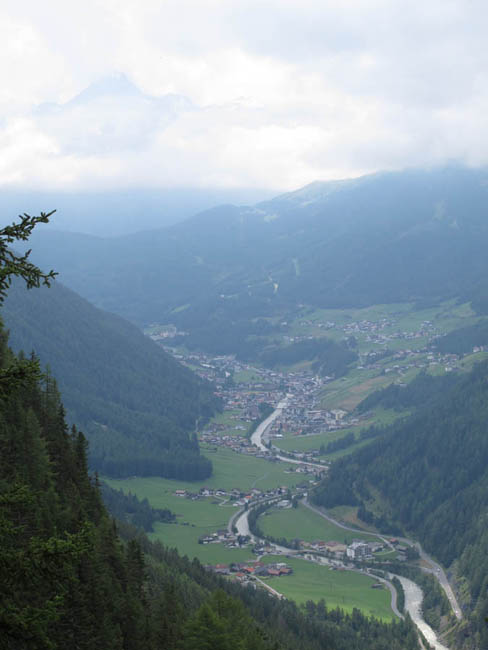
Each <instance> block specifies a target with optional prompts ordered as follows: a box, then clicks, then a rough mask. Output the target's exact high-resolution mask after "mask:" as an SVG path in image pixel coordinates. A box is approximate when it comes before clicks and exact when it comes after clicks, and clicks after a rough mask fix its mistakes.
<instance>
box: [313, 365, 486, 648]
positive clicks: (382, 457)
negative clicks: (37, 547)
mask: <svg viewBox="0 0 488 650" xmlns="http://www.w3.org/2000/svg"><path fill="white" fill-rule="evenodd" d="M420 381H421V382H424V381H426V378H425V377H424V378H421V379H420ZM430 381H432V382H433V384H434V385H436V386H437V388H440V390H439V391H436V390H430V389H428V388H426V390H428V392H429V394H430V396H431V402H430V403H427V404H425V400H424V398H423V396H422V395H421V393H422V391H419V393H418V395H419V403H420V407H419V409H418V410H417V411H416V412H415V413H414V414H413V415H411V416H410V417H408V418H405V419H403V420H401V421H398V422H396V423H394V424H393V425H391V426H390V427H386V428H385V429H384V430H383V433H382V435H381V436H380V437H379V438H378V439H377V440H375V441H373V442H372V443H371V444H370V445H368V446H367V447H364V448H363V449H361V450H358V451H357V452H355V453H353V454H352V455H351V456H349V457H346V458H343V459H340V460H338V461H337V462H336V463H334V465H333V466H332V467H331V470H330V473H329V476H328V477H327V479H326V480H325V481H324V483H323V484H322V485H321V486H320V488H319V489H318V490H317V493H316V495H315V500H316V502H317V503H320V504H322V505H325V506H328V507H332V506H335V505H339V504H341V503H350V502H351V494H352V495H353V496H354V497H355V498H356V499H357V501H361V502H362V503H363V510H362V512H363V515H364V514H366V516H368V510H367V509H366V508H365V507H364V506H365V505H366V504H367V502H368V500H369V498H370V497H369V493H368V486H373V487H374V488H375V490H378V491H379V492H380V493H381V495H382V497H383V499H384V501H383V503H384V504H385V507H384V509H383V510H382V511H381V516H378V515H375V516H374V517H375V522H374V523H375V524H376V525H377V526H378V527H379V528H383V529H384V530H385V528H384V525H385V524H386V523H387V522H391V520H392V518H393V519H394V521H395V523H397V524H398V525H399V526H400V527H401V528H403V529H404V530H408V531H413V532H414V533H415V534H416V535H417V536H418V537H419V539H420V540H421V542H422V544H423V545H424V546H425V548H426V549H427V550H428V551H429V552H431V553H433V554H434V555H435V556H436V557H437V558H438V559H439V560H440V561H441V562H442V563H443V564H444V565H445V566H450V565H451V564H452V563H453V562H455V561H456V560H457V565H458V570H459V572H460V573H461V575H463V576H464V577H465V578H467V580H468V584H469V596H468V597H467V601H466V611H467V613H468V615H469V620H470V623H471V626H472V627H471V635H472V637H474V639H475V641H476V643H479V647H484V646H485V645H486V644H487V642H488V630H487V626H486V625H485V622H484V616H485V615H486V614H485V612H486V611H487V609H488V604H487V601H488V591H487V586H488V560H487V558H486V548H487V546H486V544H487V542H488V536H487V533H486V516H487V512H488V469H487V468H488V362H483V363H480V364H478V365H477V366H475V368H474V369H473V371H472V372H471V373H470V374H469V375H467V376H464V377H461V378H459V379H458V380H457V381H455V382H454V384H453V385H451V386H450V387H449V385H448V384H444V383H443V382H438V381H437V380H435V381H434V380H430ZM401 390H407V389H401ZM375 507H376V510H377V504H376V506H375Z"/></svg>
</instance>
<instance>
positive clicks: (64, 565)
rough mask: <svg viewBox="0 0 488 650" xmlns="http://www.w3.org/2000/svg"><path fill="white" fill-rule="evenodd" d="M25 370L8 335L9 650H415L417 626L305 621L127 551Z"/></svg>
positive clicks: (52, 407)
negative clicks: (73, 649)
mask: <svg viewBox="0 0 488 650" xmlns="http://www.w3.org/2000/svg"><path fill="white" fill-rule="evenodd" d="M25 370H26V368H25V366H22V365H20V366H19V364H18V362H17V361H16V360H15V358H14V356H13V355H12V354H11V352H10V351H9V350H8V348H7V347H6V335H5V332H3V331H1V332H0V377H1V379H2V381H1V382H0V448H1V450H2V453H1V454H0V584H1V589H0V648H2V650H40V649H46V650H65V649H67V648H76V649H77V650H93V649H94V648H97V649H98V648H100V649H102V648H103V650H128V649H129V648H130V650H201V649H203V648H208V649H212V650H214V649H215V650H235V649H238V650H279V649H282V650H293V649H294V648H297V647H300V648H302V649H303V650H322V649H323V650H416V649H417V648H418V644H417V639H416V633H415V630H414V628H413V626H412V624H411V623H408V622H406V623H405V622H399V623H398V624H394V625H393V624H390V625H387V624H384V623H380V622H379V621H375V620H372V619H369V618H366V617H364V616H363V615H362V614H361V613H360V612H358V611H357V610H355V611H354V612H353V614H352V615H345V614H344V613H343V612H341V611H338V610H333V611H327V609H326V607H325V606H324V604H323V603H322V605H321V606H318V607H317V606H313V605H311V606H310V607H309V608H308V610H307V614H306V615H305V612H304V611H299V610H298V608H297V607H296V606H295V605H294V604H293V603H286V602H285V603H282V602H281V601H279V600H277V599H274V598H272V597H271V596H269V595H268V594H266V593H257V592H254V590H244V589H243V588H241V587H240V586H238V585H231V584H230V583H229V582H227V581H224V580H222V579H220V578H218V577H216V576H214V575H212V574H210V573H208V572H206V571H205V570H204V569H203V567H202V566H201V565H200V564H199V562H198V561H197V560H195V561H193V562H192V561H190V560H188V558H180V557H179V556H178V554H177V552H176V551H175V550H167V549H165V548H163V547H162V546H161V545H160V544H157V545H151V544H149V542H147V540H145V539H144V538H143V539H141V540H140V541H138V540H136V539H134V531H130V530H127V527H126V526H122V527H123V529H124V531H125V533H126V535H125V537H126V540H127V541H126V543H125V544H122V543H121V540H120V538H119V537H118V535H117V528H116V525H115V523H114V522H113V521H111V520H110V519H109V517H108V515H107V513H106V511H105V509H104V507H103V505H102V502H101V499H100V494H99V490H98V486H97V483H96V480H94V479H91V478H90V477H89V476H88V473H87V463H86V455H85V454H86V440H85V438H84V436H83V434H82V433H80V432H78V431H77V430H76V429H75V428H73V429H72V430H71V431H70V432H68V430H67V427H66V424H65V421H64V417H63V407H62V404H61V402H60V400H59V395H58V392H57V390H56V387H55V385H54V381H53V380H52V379H51V378H48V379H44V380H39V379H38V378H36V376H35V373H34V374H33V372H32V371H33V370H34V368H33V367H31V368H30V370H29V372H27V373H26V372H25ZM6 378H8V382H6V381H3V380H4V379H6ZM143 550H144V551H145V554H144V552H143Z"/></svg>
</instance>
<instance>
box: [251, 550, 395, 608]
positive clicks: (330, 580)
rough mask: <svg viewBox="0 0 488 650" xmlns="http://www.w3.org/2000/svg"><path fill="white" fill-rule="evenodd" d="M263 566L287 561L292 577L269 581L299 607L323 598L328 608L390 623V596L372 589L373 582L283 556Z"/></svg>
mask: <svg viewBox="0 0 488 650" xmlns="http://www.w3.org/2000/svg"><path fill="white" fill-rule="evenodd" d="M262 561H263V562H265V563H270V562H283V561H286V563H287V564H289V565H290V566H291V567H293V571H294V573H293V574H292V575H290V576H280V577H279V578H267V579H266V581H267V582H268V584H269V585H270V586H271V587H273V589H276V591H279V592H280V593H282V594H283V595H285V596H286V597H287V598H290V599H292V600H295V601H296V602H297V603H305V602H306V601H307V600H313V601H315V602H317V601H319V600H320V599H321V598H323V599H324V600H325V602H326V605H327V607H328V608H330V609H333V608H335V607H340V608H341V609H344V610H345V611H348V612H351V611H352V609H353V608H354V607H357V608H358V609H360V610H361V611H362V612H363V613H364V614H366V615H372V616H376V617H377V618H380V619H382V620H391V619H392V618H393V613H392V611H391V607H390V602H391V599H390V592H389V591H388V590H387V589H372V588H371V585H373V584H374V583H375V580H374V579H373V578H370V577H368V576H365V575H361V574H358V573H353V572H351V571H332V570H330V569H329V568H328V567H322V566H319V565H317V564H315V563H312V562H307V561H306V560H297V559H295V558H286V560H283V557H282V556H277V557H272V556H269V557H264V558H263V560H262Z"/></svg>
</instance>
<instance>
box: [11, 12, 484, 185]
mask: <svg viewBox="0 0 488 650" xmlns="http://www.w3.org/2000/svg"><path fill="white" fill-rule="evenodd" d="M2 6H3V8H2V11H3V14H2V15H1V16H0V38H1V39H2V57H1V58H0V73H1V78H2V86H1V87H0V186H12V185H16V186H22V187H26V188H33V187H37V188H53V187H57V188H63V189H68V188H77V189H80V188H84V187H86V188H92V187H97V188H103V187H111V188H113V187H119V186H127V185H132V186H154V185H155V186H164V185H166V186H168V185H188V184H191V185H195V186H221V187H225V186H249V185H256V186H259V187H263V186H267V187H272V188H275V189H291V188H293V187H296V186H299V185H301V184H304V183H307V182H310V181H312V180H314V179H316V178H338V177H341V176H354V175H358V174H360V173H364V172H368V171H375V170H377V169H385V168H398V167H402V166H407V165H430V164H438V163H442V162H444V161H446V160H451V159H460V160H463V161H465V162H468V163H470V164H486V163H488V148H487V147H486V142H485V140H486V137H485V135H484V134H485V133H486V132H487V129H486V126H487V125H486V120H487V117H486V116H487V111H486V107H487V105H488V79H487V73H486V70H487V69H488V48H487V47H486V45H485V40H486V36H485V35H486V27H487V19H488V8H487V7H486V6H485V3H483V2H481V1H480V0H471V1H470V2H466V1H465V0H431V1H430V2H421V1H420V0H408V1H407V0H400V1H399V2H392V1H391V0H348V2H344V1H342V0H341V1H340V2H339V0H329V1H327V2H326V1H324V2H318V1H317V0H301V2H298V0H178V1H177V0H166V1H165V2H161V1H160V0H143V1H139V2H136V0H86V1H85V2H84V3H83V4H79V3H66V2H64V1H61V0H46V2H44V3H42V4H40V3H35V2H33V1H32V2H28V1H24V2H13V0H5V1H4V3H2ZM114 71H119V72H121V73H123V74H125V75H127V77H128V78H129V79H131V80H132V81H133V83H134V84H135V86H136V87H137V88H135V89H134V88H132V89H131V88H127V87H126V88H125V90H122V91H120V92H119V90H117V84H115V86H112V87H110V83H109V87H108V89H106V92H100V88H99V87H97V88H98V90H97V88H95V90H93V89H92V91H90V93H88V94H86V93H84V94H82V96H81V97H80V99H79V100H78V101H75V102H70V101H69V100H70V99H71V98H72V97H74V96H75V95H76V94H77V93H80V92H81V91H83V89H84V88H86V87H87V86H90V84H92V83H94V82H96V81H97V80H99V79H100V78H104V77H106V76H107V75H110V74H111V73H113V72H114ZM122 85H123V84H122ZM138 89H139V90H138ZM168 93H174V94H176V95H178V96H179V97H176V98H175V97H172V98H166V99H165V98H164V96H165V95H167V94H168ZM44 102H49V103H52V104H54V105H52V106H50V107H49V106H47V107H46V106H41V108H38V109H36V108H35V107H36V106H39V105H42V104H43V103H44Z"/></svg>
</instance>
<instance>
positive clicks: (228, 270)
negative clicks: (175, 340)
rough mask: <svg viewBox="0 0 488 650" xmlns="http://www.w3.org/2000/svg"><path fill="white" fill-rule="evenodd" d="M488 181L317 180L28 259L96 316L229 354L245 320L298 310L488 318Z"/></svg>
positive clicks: (66, 238) (54, 244)
mask: <svg viewBox="0 0 488 650" xmlns="http://www.w3.org/2000/svg"><path fill="white" fill-rule="evenodd" d="M487 179H488V173H487V172H486V171H485V170H472V169H467V168H463V167H455V166H453V167H448V168H445V169H441V170H432V171H405V172H397V173H384V174H376V175H372V176H366V177H363V178H359V179H354V180H347V181H341V182H324V183H313V184H312V185H309V186H307V187H305V188H303V189H301V190H298V191H297V192H292V193H290V194H286V195H283V196H279V197H277V198H275V199H273V200H271V201H266V202H263V203H259V204H257V205H255V206H251V207H237V206H231V205H229V206H221V207H219V208H215V209H212V210H209V211H207V212H203V213H201V214H199V215H197V216H195V217H192V218H190V219H188V220H186V221H184V222H182V223H180V224H176V225H174V226H172V227H170V228H166V229H163V230H154V231H151V232H141V233H137V234H135V235H132V236H130V237H118V238H111V239H102V238H95V237H87V236H78V235H75V234H73V233H61V232H42V233H39V234H36V236H35V237H34V239H33V241H34V243H35V258H34V259H35V260H36V261H37V262H39V263H41V264H44V265H46V264H47V263H49V264H51V265H53V266H55V268H56V269H57V270H59V271H60V274H61V276H60V279H61V280H62V281H63V282H65V283H66V284H67V285H68V286H70V287H71V288H74V289H75V290H76V291H78V292H79V293H80V294H81V295H83V296H84V297H86V298H88V299H89V300H91V301H93V302H94V303H95V304H97V305H98V306H101V307H103V308H106V309H109V310H110V311H114V312H116V313H119V314H121V315H123V316H124V317H126V318H129V320H132V321H134V322H137V323H139V324H146V323H148V322H152V321H157V322H174V323H176V324H179V325H181V326H182V327H183V328H184V329H187V330H189V331H190V334H191V335H192V336H193V335H194V334H195V335H196V336H197V339H198V337H200V338H199V340H200V341H201V342H202V344H205V343H208V342H210V343H212V342H216V344H217V345H218V343H219V341H222V345H223V346H225V345H226V344H227V338H228V336H227V335H226V332H229V328H230V329H232V328H234V334H236V335H237V336H238V337H239V338H241V339H242V337H243V335H244V337H245V336H252V335H254V334H255V332H254V331H253V327H255V324H253V322H252V319H253V318H255V317H259V316H265V317H266V316H269V315H270V314H273V313H282V312H286V311H293V310H294V309H295V308H296V306H297V304H300V303H306V304H310V305H316V306H322V307H343V306H364V305H370V304H376V303H388V302H401V301H426V300H427V301H432V300H434V301H435V300H440V299H445V298H450V297H458V296H461V297H462V298H463V300H472V301H473V304H474V306H475V307H476V308H477V309H479V310H486V309H488V303H487V298H486V296H487V295H488V292H487V287H488V283H487V280H486V277H488V257H487V256H486V248H487V245H488V219H487V218H486V217H487V208H486V206H487V205H488V201H487V199H488V184H487ZM212 336H213V338H212ZM234 338H235V337H234ZM190 339H191V337H190Z"/></svg>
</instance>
